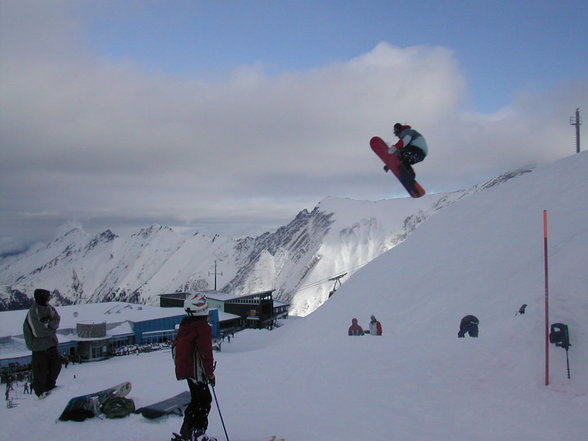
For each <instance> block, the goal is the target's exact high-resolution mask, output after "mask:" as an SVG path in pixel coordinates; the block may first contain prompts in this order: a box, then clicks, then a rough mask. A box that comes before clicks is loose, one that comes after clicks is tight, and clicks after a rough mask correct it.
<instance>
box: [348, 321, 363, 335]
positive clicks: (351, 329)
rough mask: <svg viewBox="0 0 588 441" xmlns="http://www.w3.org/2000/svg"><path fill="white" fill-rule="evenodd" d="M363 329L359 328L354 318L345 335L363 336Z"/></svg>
mask: <svg viewBox="0 0 588 441" xmlns="http://www.w3.org/2000/svg"><path fill="white" fill-rule="evenodd" d="M363 334H364V332H363V328H362V327H361V326H359V324H358V323H357V319H356V318H354V319H353V320H351V326H350V327H349V330H348V331H347V335H363Z"/></svg>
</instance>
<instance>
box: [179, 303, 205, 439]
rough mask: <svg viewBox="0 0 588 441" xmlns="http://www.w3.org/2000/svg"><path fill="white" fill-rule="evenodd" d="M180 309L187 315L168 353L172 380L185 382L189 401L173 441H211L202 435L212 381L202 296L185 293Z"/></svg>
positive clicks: (203, 433)
mask: <svg viewBox="0 0 588 441" xmlns="http://www.w3.org/2000/svg"><path fill="white" fill-rule="evenodd" d="M184 310H185V311H186V314H188V315H187V317H185V318H184V319H183V320H182V323H181V324H180V328H179V330H178V335H177V336H176V339H175V341H174V344H173V347H172V351H173V355H174V363H175V372H176V379H177V380H187V382H188V387H189V389H190V395H191V401H190V404H189V405H188V407H187V408H186V410H185V412H184V420H183V422H182V427H181V429H180V433H179V434H177V433H175V434H174V438H173V441H195V440H198V441H206V440H211V441H212V440H214V438H210V437H208V436H207V435H206V429H207V428H208V414H209V413H210V407H211V403H212V395H211V394H210V389H209V387H208V385H209V384H210V385H211V386H212V387H214V386H215V384H216V379H215V376H214V358H213V355H212V330H211V327H210V325H209V324H208V303H207V301H206V296H205V295H204V294H201V293H196V294H188V296H187V297H186V300H185V301H184Z"/></svg>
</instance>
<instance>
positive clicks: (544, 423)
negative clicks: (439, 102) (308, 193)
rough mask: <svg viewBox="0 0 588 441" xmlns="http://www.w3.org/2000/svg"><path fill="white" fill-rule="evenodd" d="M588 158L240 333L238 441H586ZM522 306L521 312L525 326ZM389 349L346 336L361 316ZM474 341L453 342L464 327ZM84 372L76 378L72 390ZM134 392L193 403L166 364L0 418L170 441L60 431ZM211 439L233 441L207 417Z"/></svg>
mask: <svg viewBox="0 0 588 441" xmlns="http://www.w3.org/2000/svg"><path fill="white" fill-rule="evenodd" d="M587 191H588V154H586V153H581V154H578V155H575V156H573V157H569V158H566V159H565V160H562V161H560V162H558V163H555V164H553V165H551V166H549V167H544V168H542V169H538V170H536V171H535V172H533V173H531V174H527V175H525V176H522V177H520V178H519V179H516V180H512V181H510V182H508V183H506V184H504V185H500V186H495V187H493V188H490V189H489V190H487V191H484V192H480V193H477V194H474V195H472V196H471V197H469V198H466V199H463V200H461V201H459V202H458V203H456V204H455V205H454V206H452V207H449V208H447V209H444V210H442V211H441V212H439V214H438V215H436V216H435V217H433V218H431V219H430V220H429V221H427V222H426V223H424V224H423V225H422V226H421V227H420V228H419V229H417V230H416V231H415V232H414V233H413V234H411V235H410V237H409V238H408V239H407V240H406V241H405V242H403V243H402V244H401V245H399V246H397V247H395V248H393V249H391V250H390V251H388V252H386V253H384V254H383V255H381V256H380V257H378V258H377V259H375V260H374V261H373V262H371V263H369V264H368V265H366V266H364V267H363V268H361V269H360V270H359V271H357V272H356V274H355V275H354V276H353V277H351V278H350V280H349V281H348V282H347V283H346V284H344V286H343V287H342V288H341V289H339V291H337V293H336V294H335V295H334V296H333V297H332V298H331V299H330V300H329V301H327V302H326V303H325V304H324V305H323V306H322V307H320V308H319V309H318V310H316V311H315V312H314V313H313V314H311V315H309V316H308V317H305V318H302V319H297V320H288V321H286V323H287V324H286V326H284V327H282V328H280V329H277V330H275V331H272V332H269V331H247V332H244V333H241V334H238V335H237V337H236V339H235V340H233V341H232V342H231V343H230V344H225V345H224V346H223V352H222V353H219V354H216V359H217V362H218V366H217V387H216V393H217V396H218V399H219V404H220V407H221V410H222V413H223V417H224V419H225V422H226V425H227V431H228V434H229V437H230V439H231V440H232V441H263V440H269V437H270V436H271V435H273V434H276V435H279V436H280V437H284V438H285V439H287V440H288V441H325V440H327V441H357V440H359V439H361V440H403V441H431V440H452V441H489V440H490V441H511V440H512V441H519V440H533V441H554V440H558V441H581V440H585V439H586V434H587V433H588V419H587V418H586V415H588V371H587V366H588V343H587V342H588V324H587V323H586V317H588V297H587V296H586V288H587V286H588V276H587V271H586V268H587V266H588V252H587V250H588V228H586V225H588V198H586V197H583V195H585V194H586V192H587ZM545 209H546V210H549V220H550V223H549V257H550V314H551V322H560V321H561V322H564V323H567V324H568V325H569V326H570V336H571V343H572V347H571V348H570V353H569V356H570V368H571V379H567V377H566V367H565V352H564V351H563V350H562V349H560V348H555V347H554V346H553V345H551V352H550V366H551V375H550V385H549V386H548V387H546V386H545V385H544V334H543V330H544V285H543V283H544V274H543V267H544V266H543V225H542V214H543V210H545ZM522 303H527V304H528V305H529V306H528V308H527V313H526V314H525V315H518V316H515V312H516V311H517V310H518V307H519V306H520V305H521V304H522ZM372 313H373V314H375V315H376V316H377V317H378V319H379V320H380V321H381V322H382V324H383V328H384V335H383V336H382V337H371V336H364V337H347V335H346V330H347V327H348V326H349V324H350V322H351V318H353V317H357V318H358V319H359V320H360V323H361V324H363V325H364V326H365V325H367V321H368V320H369V316H370V314H372ZM465 314H475V315H477V316H478V317H479V319H480V337H479V338H478V339H472V338H465V339H457V338H456V334H457V330H458V324H459V320H460V319H461V317H462V316H463V315H465ZM74 374H75V375H76V378H75V379H74ZM126 379H130V380H132V381H133V383H134V388H133V391H132V392H131V397H133V398H134V399H135V400H136V402H137V405H139V406H141V405H144V404H146V403H149V402H151V401H154V400H157V399H160V398H163V397H165V396H168V395H171V394H174V393H177V392H179V391H182V390H185V389H186V386H185V384H184V383H182V382H176V381H175V379H174V378H173V369H172V366H171V360H170V354H169V352H162V353H152V354H145V355H141V356H130V357H126V358H120V359H116V360H111V361H106V362H100V363H91V364H87V365H82V366H74V367H70V368H68V369H67V370H64V371H63V373H62V375H61V377H60V383H61V385H62V387H61V388H60V389H58V390H57V391H55V392H54V393H53V394H52V395H51V396H49V397H48V398H47V399H46V400H44V401H37V400H34V399H30V398H26V399H22V400H20V405H19V406H18V407H17V408H15V409H11V410H7V409H2V410H1V412H0V424H1V426H2V430H3V435H4V436H5V438H6V439H30V440H39V441H41V440H56V441H57V440H65V439H78V438H79V437H80V436H83V438H84V440H85V441H103V440H117V441H119V440H129V441H131V440H132V441H139V440H141V441H145V440H154V441H155V440H166V439H169V434H170V432H171V431H174V430H177V429H178V428H179V426H180V424H181V419H180V418H178V417H170V418H168V419H164V420H161V421H158V422H149V421H147V420H145V419H143V418H142V417H141V416H139V415H132V416H130V417H127V418H125V419H122V420H112V421H111V420H104V421H100V420H94V421H87V422H84V423H57V424H56V423H55V422H54V420H55V418H56V417H57V415H58V414H59V412H60V411H61V409H62V408H63V406H64V405H65V403H66V401H67V398H68V397H70V396H72V395H76V394H78V393H80V392H87V391H89V390H93V389H100V388H102V387H104V386H105V385H109V384H113V383H116V382H119V381H121V380H126ZM209 433H210V434H213V435H215V436H217V437H218V438H219V440H222V439H224V435H223V430H222V427H221V424H220V420H219V417H218V413H217V412H216V408H215V407H214V405H213V410H212V412H211V421H210V426H209Z"/></svg>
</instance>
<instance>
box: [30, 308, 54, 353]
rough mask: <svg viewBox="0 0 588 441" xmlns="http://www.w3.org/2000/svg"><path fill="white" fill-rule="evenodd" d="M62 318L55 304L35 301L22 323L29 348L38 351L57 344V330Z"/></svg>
mask: <svg viewBox="0 0 588 441" xmlns="http://www.w3.org/2000/svg"><path fill="white" fill-rule="evenodd" d="M60 320H61V317H59V314H58V313H57V310H56V309H55V308H54V307H53V306H51V305H47V306H42V305H39V304H37V303H34V304H33V306H31V307H30V309H29V312H28V313H27V316H26V318H25V321H24V323H23V325H22V327H23V332H24V337H25V343H26V345H27V348H29V349H30V350H31V351H33V352H36V351H45V350H47V349H49V348H51V347H53V346H57V344H58V341H57V335H56V331H57V329H58V328H59V322H60Z"/></svg>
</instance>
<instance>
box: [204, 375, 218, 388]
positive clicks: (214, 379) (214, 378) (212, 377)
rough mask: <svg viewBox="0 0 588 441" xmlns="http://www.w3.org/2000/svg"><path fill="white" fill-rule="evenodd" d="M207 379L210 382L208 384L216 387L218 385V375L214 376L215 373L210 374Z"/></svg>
mask: <svg viewBox="0 0 588 441" xmlns="http://www.w3.org/2000/svg"><path fill="white" fill-rule="evenodd" d="M206 381H207V382H208V384H210V385H211V386H212V387H214V386H215V385H216V377H215V376H214V374H212V375H210V376H209V377H208V378H207V379H206Z"/></svg>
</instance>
